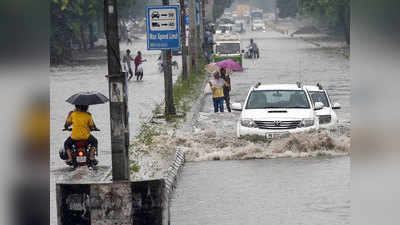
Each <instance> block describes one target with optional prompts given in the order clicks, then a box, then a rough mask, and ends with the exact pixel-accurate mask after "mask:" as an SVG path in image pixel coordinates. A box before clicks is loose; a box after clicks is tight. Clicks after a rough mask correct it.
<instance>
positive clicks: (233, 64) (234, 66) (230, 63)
mask: <svg viewBox="0 0 400 225" xmlns="http://www.w3.org/2000/svg"><path fill="white" fill-rule="evenodd" d="M216 64H217V66H218V67H222V68H225V69H228V68H230V69H232V70H233V71H243V68H242V67H241V66H240V65H239V63H237V62H235V61H233V60H232V59H226V60H222V61H219V62H217V63H216Z"/></svg>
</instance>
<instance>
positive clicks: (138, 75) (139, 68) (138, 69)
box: [134, 51, 146, 80]
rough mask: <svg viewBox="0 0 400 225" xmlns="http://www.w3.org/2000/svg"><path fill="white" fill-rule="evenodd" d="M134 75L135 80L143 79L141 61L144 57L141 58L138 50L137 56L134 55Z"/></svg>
mask: <svg viewBox="0 0 400 225" xmlns="http://www.w3.org/2000/svg"><path fill="white" fill-rule="evenodd" d="M134 62H135V76H136V80H139V79H140V80H142V79H143V68H142V65H141V64H142V62H146V60H145V59H142V53H141V52H140V51H138V52H137V56H136V57H135V61H134Z"/></svg>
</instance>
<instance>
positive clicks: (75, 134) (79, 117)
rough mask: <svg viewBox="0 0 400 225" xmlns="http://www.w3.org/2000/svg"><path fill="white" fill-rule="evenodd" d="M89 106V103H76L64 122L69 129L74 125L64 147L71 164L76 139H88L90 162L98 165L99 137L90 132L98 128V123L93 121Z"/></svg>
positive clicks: (66, 128)
mask: <svg viewBox="0 0 400 225" xmlns="http://www.w3.org/2000/svg"><path fill="white" fill-rule="evenodd" d="M88 108H89V106H88V105H75V110H74V111H71V112H69V114H68V117H67V120H66V121H65V124H64V129H65V130H68V129H69V127H70V126H72V133H71V136H70V137H68V138H67V140H65V142H64V149H65V151H66V153H67V157H68V159H67V164H68V165H70V164H71V163H72V154H71V149H72V145H73V144H74V143H75V141H79V140H87V142H88V143H89V144H91V146H92V147H91V148H90V155H89V159H90V164H92V165H93V164H94V165H96V164H97V162H96V161H95V158H94V153H95V151H96V149H97V143H98V142H97V139H96V138H95V137H94V136H93V135H91V134H90V131H91V130H98V129H97V127H96V125H95V124H94V122H93V117H92V115H91V114H90V113H89V112H88V111H87V110H88Z"/></svg>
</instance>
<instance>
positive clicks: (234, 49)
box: [215, 43, 240, 54]
mask: <svg viewBox="0 0 400 225" xmlns="http://www.w3.org/2000/svg"><path fill="white" fill-rule="evenodd" d="M215 51H216V52H217V54H237V53H240V43H219V44H217V46H216V47H215Z"/></svg>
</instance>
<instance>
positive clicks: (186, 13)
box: [185, 3, 189, 25]
mask: <svg viewBox="0 0 400 225" xmlns="http://www.w3.org/2000/svg"><path fill="white" fill-rule="evenodd" d="M187 10H188V6H187V4H186V3H185V24H186V25H189V15H188V11H187Z"/></svg>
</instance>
